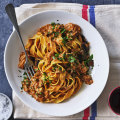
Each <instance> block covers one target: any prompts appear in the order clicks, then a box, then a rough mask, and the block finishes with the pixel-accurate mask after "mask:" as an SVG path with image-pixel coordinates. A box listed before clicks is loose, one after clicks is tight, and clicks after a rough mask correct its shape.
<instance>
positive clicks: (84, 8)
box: [82, 5, 88, 21]
mask: <svg viewBox="0 0 120 120" xmlns="http://www.w3.org/2000/svg"><path fill="white" fill-rule="evenodd" d="M87 9H88V5H83V8H82V18H84V19H85V20H87V21H88V15H87Z"/></svg>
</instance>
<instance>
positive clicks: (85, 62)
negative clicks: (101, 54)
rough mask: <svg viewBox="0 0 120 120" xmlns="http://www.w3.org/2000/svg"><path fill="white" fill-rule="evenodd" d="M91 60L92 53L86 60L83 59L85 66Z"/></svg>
mask: <svg viewBox="0 0 120 120" xmlns="http://www.w3.org/2000/svg"><path fill="white" fill-rule="evenodd" d="M91 60H93V54H92V55H91V56H90V57H89V58H88V59H87V60H85V61H84V64H85V66H88V64H89V62H90V61H91Z"/></svg>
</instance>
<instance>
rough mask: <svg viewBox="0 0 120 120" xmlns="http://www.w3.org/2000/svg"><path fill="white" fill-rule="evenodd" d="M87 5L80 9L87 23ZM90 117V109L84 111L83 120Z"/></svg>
mask: <svg viewBox="0 0 120 120" xmlns="http://www.w3.org/2000/svg"><path fill="white" fill-rule="evenodd" d="M87 9H88V5H83V8H82V18H83V19H85V20H87V21H88V14H87ZM89 116H90V108H89V107H88V108H87V109H85V110H84V117H83V120H88V117H89Z"/></svg>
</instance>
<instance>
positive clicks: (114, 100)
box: [109, 87, 120, 115]
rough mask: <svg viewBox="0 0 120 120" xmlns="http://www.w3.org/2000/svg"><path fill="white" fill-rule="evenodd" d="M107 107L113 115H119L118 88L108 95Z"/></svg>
mask: <svg viewBox="0 0 120 120" xmlns="http://www.w3.org/2000/svg"><path fill="white" fill-rule="evenodd" d="M109 106H110V108H111V109H112V111H113V112H114V113H116V114H118V115H120V87H117V88H115V89H114V90H113V91H112V92H111V93H110V96H109Z"/></svg>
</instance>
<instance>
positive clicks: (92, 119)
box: [89, 6, 97, 120]
mask: <svg viewBox="0 0 120 120" xmlns="http://www.w3.org/2000/svg"><path fill="white" fill-rule="evenodd" d="M94 8H95V6H90V8H89V14H90V23H91V24H92V25H93V26H94V27H95V11H94ZM96 116H97V102H96V101H95V102H94V103H93V104H92V105H91V117H90V120H95V117H96Z"/></svg>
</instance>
